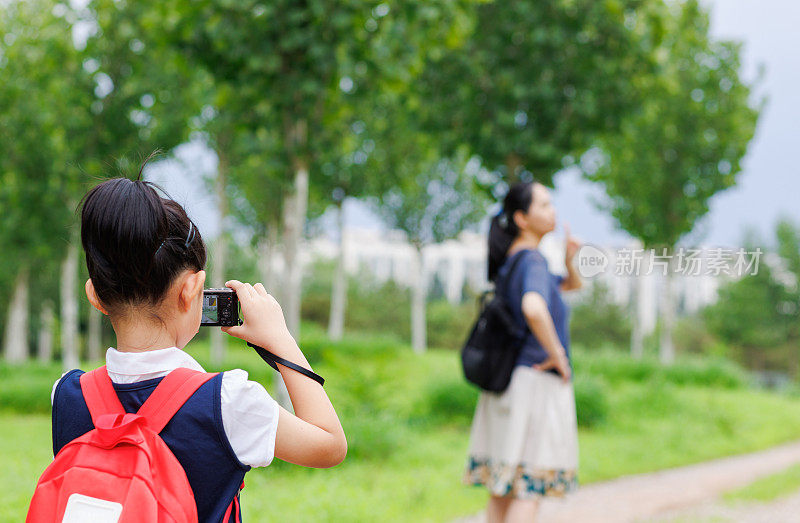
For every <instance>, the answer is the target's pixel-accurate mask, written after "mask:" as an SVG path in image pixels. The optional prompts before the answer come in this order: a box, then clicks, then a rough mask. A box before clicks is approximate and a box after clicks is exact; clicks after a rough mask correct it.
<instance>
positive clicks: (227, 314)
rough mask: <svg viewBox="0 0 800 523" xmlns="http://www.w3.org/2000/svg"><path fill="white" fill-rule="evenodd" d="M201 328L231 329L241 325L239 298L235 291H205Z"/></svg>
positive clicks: (223, 289) (225, 289) (224, 289)
mask: <svg viewBox="0 0 800 523" xmlns="http://www.w3.org/2000/svg"><path fill="white" fill-rule="evenodd" d="M200 325H201V326H207V327H231V326H233V325H239V298H238V296H236V292H235V291H234V290H233V289H228V288H227V287H225V288H222V289H204V290H203V318H202V319H201V320H200Z"/></svg>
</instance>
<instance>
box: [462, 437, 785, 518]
mask: <svg viewBox="0 0 800 523" xmlns="http://www.w3.org/2000/svg"><path fill="white" fill-rule="evenodd" d="M795 463H800V442H795V443H790V444H787V445H782V446H780V447H775V448H772V449H769V450H765V451H761V452H756V453H753V454H745V455H742V456H734V457H729V458H723V459H718V460H714V461H708V462H705V463H699V464H697V465H690V466H687V467H680V468H676V469H668V470H663V471H659V472H654V473H649V474H638V475H634V476H625V477H622V478H618V479H615V480H612V481H606V482H602V483H595V484H592V485H588V486H585V487H582V488H580V489H579V490H578V492H577V493H575V494H573V495H572V496H570V497H568V498H567V499H565V500H557V499H548V500H545V501H544V502H543V504H542V509H541V512H540V514H541V517H540V519H539V520H540V521H542V522H546V523H551V522H570V523H573V522H597V523H604V522H614V523H616V522H638V521H643V520H644V521H652V520H654V519H661V520H662V521H669V520H670V519H669V518H670V517H671V518H672V519H676V518H677V519H678V520H680V521H686V519H684V518H685V517H688V518H689V520H690V521H691V520H692V518H693V517H694V516H693V515H692V514H693V513H692V512H691V511H692V510H693V509H695V508H696V509H697V510H700V511H701V512H698V513H697V517H698V518H700V520H702V518H703V517H705V516H704V515H703V513H702V509H703V507H704V504H705V507H706V510H708V511H710V512H709V513H708V517H711V518H714V517H722V518H725V517H732V518H733V520H735V521H737V522H738V521H759V522H760V521H783V520H781V519H757V518H758V517H759V515H758V514H757V512H758V510H759V509H763V508H764V507H742V508H741V509H742V510H750V509H751V508H752V510H751V511H752V512H753V515H752V517H754V518H756V519H741V518H740V517H739V515H738V513H737V514H734V515H733V516H726V515H724V514H719V515H718V516H717V515H715V513H714V512H713V511H714V510H721V508H722V507H721V506H718V505H717V504H715V500H716V498H717V496H719V495H720V494H721V493H723V492H726V491H728V490H732V489H735V488H738V487H743V486H745V485H748V484H750V483H752V482H753V481H755V480H756V479H759V478H761V477H763V476H768V475H770V474H774V473H776V472H780V471H781V470H783V469H785V468H787V467H788V466H790V465H793V464H795ZM795 497H797V499H795ZM781 503H785V504H786V507H775V510H780V509H781V508H785V510H790V511H793V514H794V516H795V518H794V520H795V521H797V520H800V512H798V510H800V496H792V497H790V498H784V499H782V500H779V501H777V502H776V503H775V504H770V505H769V507H772V506H773V505H779V504H781ZM665 517H666V518H667V519H664V518H665ZM763 517H766V514H764V515H763ZM695 520H696V519H695ZM723 520H724V519H723ZM481 521H485V518H484V517H483V515H482V514H481V515H477V516H473V517H471V518H466V519H463V520H461V522H462V523H478V522H481Z"/></svg>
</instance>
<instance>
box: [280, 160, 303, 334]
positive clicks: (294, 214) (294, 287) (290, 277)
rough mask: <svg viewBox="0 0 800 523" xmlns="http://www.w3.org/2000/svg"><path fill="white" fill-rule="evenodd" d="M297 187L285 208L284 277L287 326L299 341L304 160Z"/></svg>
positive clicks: (301, 162) (296, 180) (296, 175)
mask: <svg viewBox="0 0 800 523" xmlns="http://www.w3.org/2000/svg"><path fill="white" fill-rule="evenodd" d="M294 186H295V188H294V193H293V194H292V195H291V196H290V197H289V198H288V200H287V202H286V205H285V206H284V207H285V215H284V230H283V231H284V232H283V239H284V241H283V246H284V250H283V259H284V267H285V272H286V273H285V274H284V281H285V282H286V292H285V294H284V300H285V301H286V306H285V308H284V311H286V325H287V326H288V327H289V332H291V333H292V336H294V337H295V338H297V337H298V336H299V335H300V293H301V290H302V287H301V286H302V277H303V268H302V267H301V265H300V257H299V249H300V241H301V239H302V233H303V224H304V222H305V217H306V207H307V205H308V168H307V167H306V164H305V162H303V161H298V162H297V166H296V171H295V182H294Z"/></svg>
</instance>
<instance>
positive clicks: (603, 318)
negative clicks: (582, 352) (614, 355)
mask: <svg viewBox="0 0 800 523" xmlns="http://www.w3.org/2000/svg"><path fill="white" fill-rule="evenodd" d="M630 339H631V323H630V319H629V315H628V313H627V311H626V310H625V307H623V306H620V305H618V304H616V303H614V302H613V301H612V300H611V298H610V296H609V290H608V286H607V285H606V284H604V283H602V282H600V281H596V282H594V284H593V285H592V288H591V290H590V291H589V293H588V295H587V296H585V297H584V298H583V299H582V300H581V301H580V302H579V303H577V304H575V305H574V306H573V307H572V314H571V315H570V341H572V342H574V343H578V344H580V345H584V346H586V347H590V348H595V347H599V346H600V345H601V344H604V343H610V344H613V345H617V346H620V347H623V346H625V345H627V344H628V343H630Z"/></svg>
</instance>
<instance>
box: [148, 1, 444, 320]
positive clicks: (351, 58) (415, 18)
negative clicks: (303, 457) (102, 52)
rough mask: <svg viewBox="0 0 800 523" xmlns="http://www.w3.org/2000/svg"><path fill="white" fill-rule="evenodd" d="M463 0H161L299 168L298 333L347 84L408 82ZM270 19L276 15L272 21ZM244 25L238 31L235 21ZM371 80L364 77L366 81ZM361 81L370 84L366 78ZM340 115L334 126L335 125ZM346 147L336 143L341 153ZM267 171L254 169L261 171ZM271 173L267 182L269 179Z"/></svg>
mask: <svg viewBox="0 0 800 523" xmlns="http://www.w3.org/2000/svg"><path fill="white" fill-rule="evenodd" d="M458 4H459V2H458V1H456V0H437V1H435V2H413V3H408V2H389V3H380V2H377V1H363V0H347V1H344V2H337V3H336V4H335V6H334V5H330V4H329V3H328V2H326V1H324V0H311V1H309V2H304V3H297V2H291V1H288V0H282V1H278V2H271V3H260V2H255V1H252V0H250V1H246V2H238V3H230V2H223V1H221V0H218V1H216V2H206V3H197V2H182V3H177V2H173V3H165V4H160V6H161V8H162V21H163V24H162V28H163V30H164V31H165V32H166V33H167V34H168V35H169V37H170V38H171V40H172V42H173V44H174V45H175V46H176V47H177V48H178V49H181V50H182V51H183V52H184V53H185V54H186V56H187V57H188V58H189V59H190V60H191V61H192V63H195V64H199V65H201V66H203V67H204V68H205V69H206V70H208V71H209V73H210V74H211V75H212V76H213V77H214V81H215V84H217V85H223V84H224V85H230V86H231V90H232V92H234V93H236V95H237V96H238V97H239V98H241V99H242V100H245V101H246V102H247V106H248V111H247V115H243V116H249V117H251V118H252V121H253V128H254V129H258V128H261V127H263V128H266V129H267V135H268V136H269V138H271V139H274V140H275V144H276V147H271V148H270V149H269V151H270V152H273V151H279V152H280V154H278V155H276V157H275V159H276V160H279V161H280V162H281V164H282V169H281V173H282V176H284V177H285V173H291V178H290V180H291V183H290V184H289V191H288V193H287V194H286V195H285V196H286V197H285V199H284V202H283V206H282V211H283V216H282V225H283V233H282V236H283V245H284V265H285V267H286V271H287V274H286V275H285V276H284V280H285V281H286V283H287V286H288V291H287V292H286V295H285V296H284V301H285V303H284V310H285V311H286V316H287V324H288V326H289V328H290V330H291V331H292V332H293V333H294V334H295V335H297V334H298V329H299V320H300V318H299V311H300V307H299V305H300V301H299V300H300V278H301V266H300V263H299V259H298V247H299V241H300V238H301V235H302V229H303V226H304V222H305V218H306V212H307V205H308V190H309V183H310V177H311V176H314V175H315V173H317V172H318V170H317V167H318V165H319V163H318V161H319V160H318V159H319V158H321V157H323V156H324V155H325V154H326V153H327V152H328V150H330V149H328V148H323V147H322V145H323V144H326V145H328V144H337V142H338V140H337V136H336V135H335V134H327V135H326V133H327V132H328V131H327V130H328V129H332V130H336V129H338V126H337V125H335V121H336V119H337V115H338V114H339V111H340V109H341V107H342V104H346V103H347V99H346V97H344V96H343V93H344V92H345V91H352V92H353V93H354V95H355V94H356V93H361V92H363V90H364V88H365V86H372V85H374V86H378V87H382V86H383V85H385V81H384V79H389V80H390V81H393V82H403V81H405V82H407V81H408V79H409V77H410V73H409V72H410V71H412V70H413V69H414V67H415V66H418V63H419V62H420V54H421V52H422V50H424V49H425V48H426V45H427V42H429V41H431V40H432V39H435V38H438V35H440V34H448V33H450V32H452V29H451V26H450V25H448V23H447V22H448V21H449V16H450V13H451V11H453V6H457V5H458ZM267 21H268V22H267ZM232 28H235V30H231V29H232ZM362 80H363V82H362ZM360 82H361V84H360ZM332 123H333V125H331V124H332ZM338 150H339V148H338V147H336V146H334V147H333V151H334V153H338ZM261 175H262V173H259V172H255V173H253V176H255V177H256V178H260V177H261ZM261 179H262V186H264V185H265V183H264V182H267V181H269V180H268V179H267V180H264V179H263V178H261Z"/></svg>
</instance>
